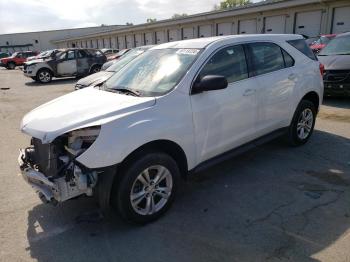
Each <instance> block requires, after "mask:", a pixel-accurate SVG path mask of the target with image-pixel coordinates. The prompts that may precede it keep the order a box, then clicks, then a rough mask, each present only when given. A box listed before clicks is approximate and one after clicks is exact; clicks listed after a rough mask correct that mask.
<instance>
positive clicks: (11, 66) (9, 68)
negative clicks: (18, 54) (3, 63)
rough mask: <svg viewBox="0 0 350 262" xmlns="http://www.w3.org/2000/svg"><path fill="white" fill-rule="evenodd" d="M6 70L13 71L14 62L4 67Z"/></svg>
mask: <svg viewBox="0 0 350 262" xmlns="http://www.w3.org/2000/svg"><path fill="white" fill-rule="evenodd" d="M6 68H7V69H8V70H13V69H15V68H16V64H15V63H14V62H9V63H8V64H7V67H6Z"/></svg>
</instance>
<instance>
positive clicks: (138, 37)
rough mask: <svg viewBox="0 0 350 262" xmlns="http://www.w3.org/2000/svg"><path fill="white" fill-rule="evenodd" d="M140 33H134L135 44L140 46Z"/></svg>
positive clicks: (141, 43)
mask: <svg viewBox="0 0 350 262" xmlns="http://www.w3.org/2000/svg"><path fill="white" fill-rule="evenodd" d="M142 45H143V42H142V35H141V34H136V35H135V46H142Z"/></svg>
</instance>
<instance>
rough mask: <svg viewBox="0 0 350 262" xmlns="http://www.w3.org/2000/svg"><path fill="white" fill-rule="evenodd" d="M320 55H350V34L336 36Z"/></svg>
mask: <svg viewBox="0 0 350 262" xmlns="http://www.w3.org/2000/svg"><path fill="white" fill-rule="evenodd" d="M319 55H320V56H327V55H350V35H349V36H342V37H336V38H334V39H333V40H332V41H330V42H329V44H328V45H327V46H326V47H325V48H323V49H322V51H321V52H320V54H319Z"/></svg>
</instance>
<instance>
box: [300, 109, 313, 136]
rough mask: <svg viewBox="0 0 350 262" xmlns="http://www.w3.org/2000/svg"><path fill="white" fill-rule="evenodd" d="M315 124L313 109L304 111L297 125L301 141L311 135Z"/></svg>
mask: <svg viewBox="0 0 350 262" xmlns="http://www.w3.org/2000/svg"><path fill="white" fill-rule="evenodd" d="M313 122H314V116H313V114H312V111H311V109H310V108H306V109H304V110H303V111H302V112H301V114H300V116H299V119H298V124H297V134H298V138H299V139H301V140H304V139H306V138H307V137H308V136H309V135H310V133H311V130H312V125H313Z"/></svg>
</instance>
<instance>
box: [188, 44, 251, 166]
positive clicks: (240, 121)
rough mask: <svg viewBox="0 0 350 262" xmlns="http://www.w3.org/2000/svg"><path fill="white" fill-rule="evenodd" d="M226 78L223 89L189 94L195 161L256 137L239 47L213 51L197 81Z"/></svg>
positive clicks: (215, 154)
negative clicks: (216, 77)
mask: <svg viewBox="0 0 350 262" xmlns="http://www.w3.org/2000/svg"><path fill="white" fill-rule="evenodd" d="M206 75H221V76H224V77H226V79H227V81H228V86H227V88H226V89H222V90H215V91H209V92H202V93H198V94H192V95H191V104H192V112H193V121H194V127H195V134H196V137H195V139H196V145H197V156H198V159H197V160H198V162H203V161H205V160H207V159H210V158H212V157H214V156H217V155H219V154H221V153H224V152H226V151H228V150H230V149H232V148H234V147H237V146H239V145H242V144H244V143H246V142H248V141H250V140H252V139H254V138H255V123H256V117H257V101H256V96H255V93H254V91H253V89H254V88H255V87H256V85H255V82H254V79H251V78H249V75H248V67H247V62H246V57H245V51H244V48H243V46H242V45H232V46H228V47H224V48H222V49H220V50H218V51H216V52H215V53H214V54H213V55H212V56H211V57H210V58H209V60H208V61H207V62H206V63H205V64H204V65H203V68H202V69H201V70H200V72H199V75H198V76H197V78H196V81H197V80H198V79H201V78H203V77H204V76H206Z"/></svg>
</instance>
